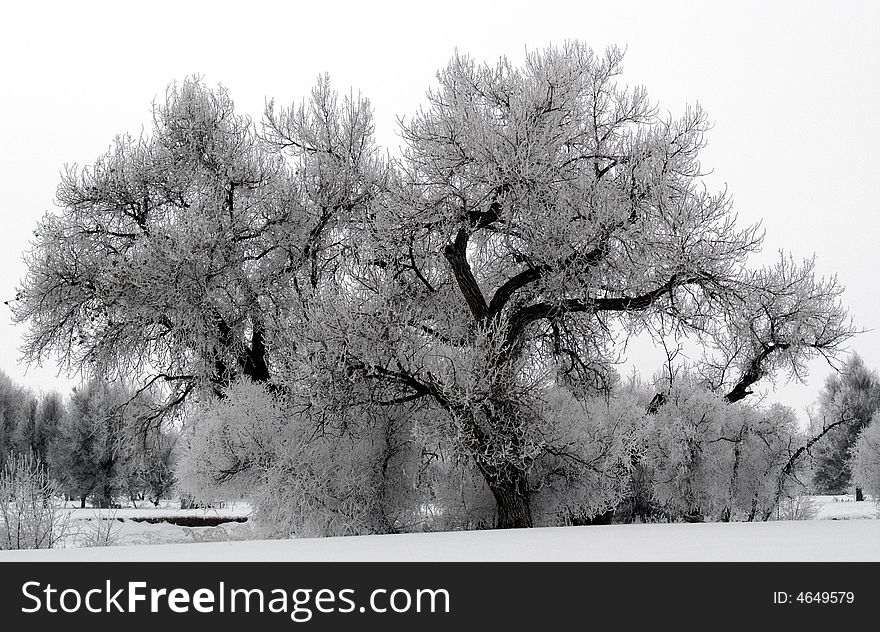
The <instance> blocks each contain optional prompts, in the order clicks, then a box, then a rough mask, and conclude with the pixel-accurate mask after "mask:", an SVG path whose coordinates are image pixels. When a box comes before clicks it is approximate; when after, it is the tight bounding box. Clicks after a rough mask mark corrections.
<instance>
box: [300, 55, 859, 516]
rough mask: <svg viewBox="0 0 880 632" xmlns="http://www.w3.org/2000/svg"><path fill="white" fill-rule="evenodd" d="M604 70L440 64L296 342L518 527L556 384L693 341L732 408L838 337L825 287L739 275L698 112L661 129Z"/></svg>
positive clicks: (842, 329)
mask: <svg viewBox="0 0 880 632" xmlns="http://www.w3.org/2000/svg"><path fill="white" fill-rule="evenodd" d="M621 64H622V54H621V53H620V52H619V51H618V50H616V49H610V50H609V51H607V52H606V53H605V54H598V55H597V54H595V53H594V52H593V51H591V50H590V49H588V48H587V47H585V46H583V45H581V44H578V43H572V44H567V45H565V46H563V47H560V48H555V47H554V48H550V49H547V50H545V51H540V52H535V53H532V54H530V55H529V56H528V58H527V60H526V62H525V64H524V65H523V66H522V67H516V66H514V65H513V64H512V63H511V62H509V61H507V60H502V61H500V62H499V63H498V64H497V65H494V66H489V65H478V64H476V63H474V62H473V61H471V60H470V59H468V58H466V57H462V56H459V57H456V58H455V59H454V60H453V61H452V62H451V63H450V64H449V66H448V67H447V68H445V69H444V70H443V71H441V72H440V73H439V75H438V79H439V86H438V87H437V88H436V89H433V90H432V91H430V92H429V94H428V102H429V103H428V107H427V108H426V109H424V110H422V111H420V112H419V113H417V114H416V115H415V116H414V117H412V118H411V119H410V120H409V121H407V122H406V124H405V125H404V128H403V136H404V139H405V141H406V143H407V148H406V150H405V152H404V155H403V156H402V157H401V158H400V160H399V161H398V162H397V163H396V164H397V167H398V169H397V171H396V179H395V181H394V188H393V190H392V191H391V192H390V193H389V194H388V195H386V196H383V197H382V198H381V199H379V200H377V202H376V203H375V204H373V205H372V207H371V209H370V210H371V215H370V216H369V217H367V218H366V219H365V220H363V221H364V222H365V224H364V230H363V231H362V232H361V233H359V234H358V241H357V243H355V244H352V246H351V256H350V259H351V265H350V267H349V272H348V276H347V279H348V282H347V283H345V284H341V285H340V286H339V287H338V288H337V289H336V291H335V294H334V295H333V299H332V301H331V302H329V303H325V304H323V305H322V306H321V311H316V318H315V319H314V320H315V321H320V322H321V329H320V331H318V332H315V333H314V334H312V339H313V341H314V342H313V344H314V345H315V349H316V352H315V354H314V355H313V358H320V359H321V360H323V361H324V364H323V365H320V366H322V367H325V368H323V369H322V370H319V371H318V372H317V374H318V375H321V376H324V375H326V374H327V373H328V372H330V371H335V373H334V374H335V375H336V376H337V377H336V378H335V379H334V380H333V381H332V384H331V386H330V388H333V389H336V392H340V390H341V389H343V388H344V384H345V383H346V381H350V380H352V379H361V380H365V381H367V382H370V383H372V384H374V385H375V386H376V387H377V391H380V392H381V394H378V393H377V394H376V395H375V397H376V398H377V399H379V400H381V401H397V402H412V401H416V400H419V399H427V400H430V401H431V402H432V404H433V405H434V406H435V407H436V408H437V409H439V410H442V411H443V412H445V414H446V421H445V422H444V425H445V427H446V430H447V435H448V436H450V437H452V438H454V441H455V443H456V445H457V446H458V448H459V450H460V451H461V452H462V453H463V454H466V455H468V456H469V458H471V459H472V460H473V462H474V464H475V466H476V468H477V469H478V470H479V472H480V473H481V474H482V476H483V477H484V479H485V481H486V484H487V486H488V487H489V489H490V490H491V492H492V494H493V496H494V498H495V500H496V503H497V524H498V526H500V527H515V526H529V525H531V524H532V523H533V516H532V510H531V497H532V494H533V492H534V489H533V488H532V486H531V484H530V475H531V473H532V471H533V469H534V467H535V464H536V463H537V462H538V461H539V460H540V459H541V458H542V457H543V456H544V455H546V454H548V453H553V452H555V451H560V450H561V451H564V450H565V443H563V444H562V445H561V446H556V445H552V444H550V443H549V442H548V441H547V437H546V435H545V434H544V433H542V431H541V428H542V424H543V420H542V419H541V414H542V409H543V404H542V402H543V399H544V395H545V394H546V392H547V389H548V388H549V386H550V385H551V384H553V383H554V382H558V383H565V384H569V385H570V386H571V388H573V389H584V390H586V391H587V392H589V391H591V390H592V391H595V390H596V389H602V388H604V387H605V386H606V383H607V381H608V379H609V375H610V374H611V371H610V364H611V362H612V360H613V359H614V358H615V352H616V349H618V348H619V345H620V344H621V343H622V342H623V341H624V340H625V339H626V337H627V336H629V335H631V334H634V333H636V332H639V331H643V330H644V329H646V328H652V329H654V330H656V331H659V332H661V333H663V334H666V333H672V332H675V333H677V334H679V335H685V336H690V337H693V338H694V339H697V340H700V341H701V342H702V343H703V344H704V346H705V348H706V350H707V354H706V361H705V366H706V368H707V371H710V370H711V380H712V381H713V382H714V383H715V387H716V390H719V391H723V392H724V393H725V396H726V400H727V401H728V402H734V401H738V400H740V399H742V398H743V397H745V396H746V395H747V394H748V393H749V392H750V387H751V386H752V385H753V384H754V383H756V382H757V381H758V380H759V379H761V378H762V377H764V376H766V375H770V374H773V373H774V372H776V371H778V370H780V369H785V368H786V367H787V368H788V369H789V370H790V371H791V372H793V373H794V374H795V375H797V374H798V373H799V371H800V370H801V369H802V367H803V362H805V361H806V360H807V359H809V358H810V357H813V356H814V355H816V354H825V355H834V354H835V353H836V352H837V350H838V348H839V346H840V345H841V344H842V342H843V341H845V340H846V339H847V338H848V336H849V335H850V333H851V332H850V328H849V327H848V323H847V322H846V316H845V312H844V310H843V309H842V308H841V307H840V305H839V302H838V298H839V293H840V288H839V287H838V285H837V284H836V282H835V281H834V280H833V279H832V280H827V281H825V280H818V279H816V278H815V276H814V273H813V263H812V262H810V261H808V262H805V263H803V264H798V263H795V262H792V261H791V260H790V259H788V258H785V257H783V258H781V259H780V261H779V263H778V264H776V265H774V266H771V267H769V268H767V269H761V270H750V269H749V268H748V267H747V266H746V259H747V257H748V255H749V254H751V253H752V252H754V251H756V250H757V249H758V248H759V246H760V241H761V238H760V236H759V234H758V231H757V230H756V229H755V227H749V226H746V227H737V226H736V224H735V222H734V216H733V214H732V211H731V207H730V203H729V200H728V199H727V197H726V196H725V195H724V194H723V193H718V194H712V193H709V192H707V191H706V190H705V188H704V186H703V184H702V181H701V179H700V175H701V172H700V165H699V162H698V154H699V150H700V149H701V148H702V146H703V144H704V134H705V132H706V131H707V129H708V120H707V117H706V115H705V113H704V112H703V111H702V110H701V109H699V108H689V109H687V110H686V112H685V113H684V115H683V116H681V117H680V118H677V119H673V118H664V117H661V116H660V115H659V114H658V110H657V108H656V107H655V106H654V105H653V104H651V103H650V102H649V100H648V98H647V96H646V93H645V91H644V90H643V89H641V88H636V89H627V88H626V87H624V86H623V85H621V83H620V82H619V80H618V76H619V74H620V72H621Z"/></svg>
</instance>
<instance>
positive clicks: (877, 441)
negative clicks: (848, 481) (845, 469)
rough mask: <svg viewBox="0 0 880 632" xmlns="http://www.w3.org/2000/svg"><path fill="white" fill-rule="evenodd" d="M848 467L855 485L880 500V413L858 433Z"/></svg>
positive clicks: (876, 413)
mask: <svg viewBox="0 0 880 632" xmlns="http://www.w3.org/2000/svg"><path fill="white" fill-rule="evenodd" d="M849 465H850V469H851V471H852V479H853V481H854V482H855V484H856V485H858V486H859V487H860V488H864V490H865V491H866V492H867V493H869V494H871V495H872V496H873V497H874V500H875V502H876V501H878V500H880V412H875V413H874V416H873V417H872V418H871V421H870V423H869V424H868V425H867V426H865V427H864V428H863V429H862V431H861V433H859V437H858V439H857V440H856V443H855V445H854V446H853V448H852V450H851V459H850V463H849Z"/></svg>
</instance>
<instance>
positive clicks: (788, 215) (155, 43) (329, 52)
mask: <svg viewBox="0 0 880 632" xmlns="http://www.w3.org/2000/svg"><path fill="white" fill-rule="evenodd" d="M302 4H304V3H293V2H281V1H277V2H263V1H255V0H251V1H249V2H235V3H232V2H218V1H214V2H193V1H186V2H183V1H181V0H177V1H175V2H167V1H151V2H150V3H142V4H141V3H138V4H137V6H135V5H134V3H132V4H131V5H129V4H126V3H119V2H112V3H111V2H108V3H98V2H77V3H70V2H66V3H57V4H53V3H48V2H47V3H42V2H41V3H14V4H11V5H7V6H6V7H5V8H4V14H3V17H2V21H0V90H2V98H0V187H2V191H3V198H2V203H3V209H2V213H3V215H2V217H3V224H2V228H0V230H2V234H0V245H2V252H3V257H4V258H3V264H4V265H3V266H2V267H0V298H2V300H6V299H7V298H11V297H12V296H13V295H14V288H15V285H16V284H17V283H18V281H19V280H20V279H21V278H22V277H23V276H24V273H25V269H24V266H23V264H22V262H21V253H22V251H23V250H24V249H25V248H26V247H27V244H28V240H29V238H30V234H31V231H32V230H33V228H34V226H35V223H36V221H37V220H38V219H39V217H40V216H41V215H42V214H43V213H44V212H45V211H47V210H48V209H50V208H52V206H53V198H54V192H55V188H56V186H57V184H58V181H59V173H60V171H61V169H62V167H63V166H64V164H65V163H80V164H87V163H91V162H93V161H94V160H95V159H96V158H97V157H98V156H99V155H100V154H101V153H103V152H104V151H106V149H107V148H108V147H109V145H110V142H111V140H112V139H113V137H114V135H116V134H119V133H123V132H131V133H134V134H137V133H139V132H140V130H141V129H142V128H149V123H150V105H151V103H152V101H153V100H154V99H155V98H161V97H162V96H163V94H164V90H165V87H166V86H167V84H168V83H169V82H171V81H174V80H181V79H183V78H184V77H186V76H187V75H190V74H194V73H198V74H201V75H203V77H204V79H205V80H206V81H207V82H208V83H209V84H216V83H223V84H224V85H225V86H226V87H227V88H228V89H229V91H230V94H231V96H232V98H233V99H234V100H235V102H236V105H237V107H238V109H239V111H241V112H246V113H249V114H251V115H252V116H253V117H255V118H259V116H260V114H261V113H262V108H263V103H264V99H265V98H266V97H274V98H276V99H277V100H278V101H279V102H281V103H282V104H289V103H290V102H291V101H296V102H299V101H300V100H301V99H302V98H303V97H304V96H306V95H307V94H308V91H309V89H310V88H311V86H312V85H313V83H314V80H315V78H316V77H317V75H318V74H319V73H322V72H325V71H327V72H329V73H330V75H331V79H332V81H333V83H334V85H335V87H336V88H337V89H339V90H340V91H343V92H344V91H347V90H348V89H350V88H353V89H354V90H355V91H358V90H360V91H361V92H362V93H363V94H364V95H366V96H367V97H369V98H370V99H371V101H372V103H373V106H374V108H375V114H376V120H377V125H378V135H379V139H380V141H381V142H383V143H385V144H394V145H396V143H397V139H396V136H395V129H396V123H395V121H396V117H397V116H400V115H403V116H406V115H409V114H410V113H412V112H414V111H415V110H416V108H417V107H418V106H419V105H421V104H422V103H424V99H423V96H424V92H425V89H426V88H427V87H428V86H429V85H431V84H432V83H433V81H434V74H435V72H436V70H438V69H439V68H441V67H442V66H444V65H445V64H446V62H447V61H448V60H449V58H450V57H451V55H452V54H453V51H454V50H455V48H458V49H459V50H460V51H461V52H464V53H468V54H470V55H472V56H473V57H475V58H476V59H478V60H480V61H495V60H496V59H497V58H498V57H499V56H500V55H504V54H506V55H508V56H510V57H511V58H513V59H519V58H521V57H522V55H523V52H524V51H525V49H526V48H529V49H532V48H536V47H543V46H545V45H547V44H550V43H561V42H562V41H563V40H564V39H566V38H578V39H581V40H583V41H585V42H587V43H588V44H590V45H591V46H593V47H594V48H597V49H601V48H604V47H605V46H607V45H610V44H618V45H620V46H625V47H627V51H628V52H627V55H626V60H625V73H624V80H625V81H626V82H627V83H630V84H644V85H645V86H646V87H647V89H648V94H649V96H650V97H651V98H652V99H653V100H654V101H655V102H659V104H660V106H661V108H662V109H664V110H669V111H670V112H671V113H672V114H678V113H680V112H681V111H682V109H683V107H684V105H685V104H687V103H695V102H697V101H699V103H701V104H702V105H703V106H704V108H705V109H706V110H707V111H708V113H709V115H710V118H711V119H712V120H714V122H715V127H714V129H713V131H712V132H711V134H710V135H709V137H708V140H709V146H708V147H707V148H706V149H705V150H704V152H703V154H702V162H703V166H704V167H705V168H707V169H712V170H713V175H712V176H711V177H710V178H709V182H710V185H712V186H713V187H721V186H724V185H725V184H727V185H728V187H729V190H730V192H731V194H732V196H733V199H734V204H735V209H736V211H737V212H738V214H739V216H740V219H741V221H742V222H756V221H762V222H763V225H764V227H765V228H766V231H767V238H766V241H765V250H766V258H767V260H769V259H771V258H773V257H775V256H776V255H775V253H776V251H777V250H778V249H779V248H784V249H786V250H788V251H790V252H792V253H793V254H794V255H795V256H796V257H798V258H802V257H808V256H811V255H812V254H813V253H815V254H816V255H817V257H818V269H819V271H820V273H822V274H824V275H831V274H837V276H838V277H839V279H840V281H841V282H842V283H843V284H844V285H845V286H846V288H847V291H846V293H845V295H844V298H845V302H846V304H847V305H848V307H849V308H850V310H851V313H852V315H853V317H854V319H855V322H856V324H857V325H858V326H859V327H861V328H863V329H873V328H874V327H876V326H877V325H878V316H880V298H878V293H877V292H876V286H877V282H876V279H877V275H878V270H880V254H878V251H877V249H875V247H874V243H875V241H876V240H877V239H878V238H880V212H878V211H880V196H878V195H877V192H876V188H877V182H878V167H880V155H878V153H877V152H878V149H880V116H878V115H880V88H878V78H880V45H878V44H880V38H878V37H877V36H876V34H875V33H876V28H877V24H878V23H880V3H878V2H875V1H871V0H865V1H862V2H844V1H838V2H835V3H830V2H806V1H803V0H801V1H797V2H767V1H765V2H743V1H738V2H726V3H723V4H722V3H707V2H684V1H680V2H650V3H649V2H627V1H622V0H619V1H617V2H613V3H610V2H593V1H579V2H557V1H551V0H542V1H541V2H518V1H517V2H513V1H508V2H504V3H491V2H483V1H477V0H469V1H467V2H461V1H458V0H438V1H437V2H433V3H431V4H427V3H421V4H416V3H407V2H375V1H374V2H369V3H364V2H331V1H325V2H313V3H309V4H310V5H312V6H309V7H303V6H301V5H302ZM0 307H2V308H3V309H4V310H5V311H4V315H3V317H2V318H0V369H2V370H3V371H5V372H6V373H7V374H8V375H9V376H10V377H11V378H12V379H14V380H16V381H18V382H20V383H23V384H27V385H29V386H31V387H33V388H35V389H37V390H48V389H51V388H58V389H60V390H62V391H66V390H67V389H68V387H69V386H70V385H71V384H72V383H73V381H71V380H70V379H67V378H65V377H64V376H60V377H59V376H57V375H56V373H57V369H56V368H55V367H54V366H50V365H49V364H47V365H46V366H45V367H43V368H38V367H31V368H30V369H29V370H27V373H26V369H25V367H23V366H21V365H19V364H18V360H19V353H18V351H17V347H18V345H19V344H20V340H21V334H22V331H21V330H20V329H19V328H16V327H14V326H13V325H12V324H11V319H10V317H9V313H8V310H6V308H5V306H3V305H0ZM851 346H852V349H853V350H855V351H858V352H859V353H860V354H861V355H862V356H863V357H864V359H865V361H866V362H867V364H868V366H870V367H874V368H880V333H878V332H877V331H869V332H867V333H864V334H861V335H859V336H857V337H856V338H855V339H854V340H853V341H852V345H851ZM630 355H631V359H632V360H633V361H636V362H637V363H639V364H640V365H641V366H642V367H643V368H642V372H643V373H644V374H646V375H650V374H651V373H652V372H653V371H654V370H655V369H656V368H658V366H659V359H657V357H656V355H653V356H652V355H651V350H650V348H649V347H648V346H647V345H636V346H633V347H631V354H630ZM828 373H829V369H828V367H827V365H825V364H823V363H821V362H816V363H814V364H813V365H812V371H811V374H810V379H809V383H808V385H807V386H800V385H787V386H786V385H784V384H779V385H778V387H779V388H777V390H776V392H775V393H774V394H773V395H772V396H771V398H772V399H773V400H774V401H776V400H778V401H782V402H783V403H787V404H789V405H791V406H793V407H795V408H796V409H797V410H799V411H803V410H804V409H805V408H806V407H807V406H808V405H809V404H810V403H811V402H813V401H814V399H815V395H816V392H817V391H818V389H819V388H820V386H821V384H822V382H823V380H824V378H825V376H826V375H827V374H828ZM803 418H804V416H803V415H802V419H803Z"/></svg>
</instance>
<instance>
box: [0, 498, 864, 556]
mask: <svg viewBox="0 0 880 632" xmlns="http://www.w3.org/2000/svg"><path fill="white" fill-rule="evenodd" d="M813 503H814V506H815V509H816V516H815V519H813V520H796V521H785V520H780V521H772V522H762V523H742V522H740V523H723V524H722V523H712V524H641V525H608V526H592V527H565V528H544V529H523V530H507V531H471V532H455V533H415V534H406V535H384V536H359V537H348V538H318V539H296V540H263V541H260V540H243V538H246V537H247V536H248V534H249V531H248V526H247V524H241V523H235V522H227V523H223V524H221V525H219V526H217V527H197V528H192V527H180V526H176V525H171V524H167V523H158V524H151V523H147V522H135V521H133V520H132V519H131V518H134V517H145V516H147V517H148V516H154V517H157V516H160V515H201V516H211V515H214V516H242V515H247V513H248V511H249V508H248V507H247V505H244V504H239V505H236V506H232V507H227V508H223V509H207V510H205V509H195V510H193V509H190V510H179V509H173V508H171V507H165V508H159V509H153V508H148V509H139V510H134V509H121V510H116V511H115V513H114V514H113V518H114V523H118V526H116V525H114V528H115V529H117V530H116V532H115V536H114V542H115V543H116V544H117V546H110V547H95V548H65V549H55V550H40V551H0V562H2V561H13V560H20V561H27V560H33V561H40V560H42V561H218V560H223V561H597V562H598V561H614V562H616V561H749V562H753V561H875V562H876V561H880V520H878V519H877V518H878V506H877V505H876V504H875V503H874V502H873V501H862V502H855V501H853V500H852V497H851V496H849V497H847V496H836V497H835V496H824V497H814V498H813ZM71 518H72V520H71V522H72V523H77V522H79V523H82V524H85V523H87V522H91V521H93V520H94V519H95V518H96V513H95V510H88V509H86V510H71ZM120 519H121V521H120Z"/></svg>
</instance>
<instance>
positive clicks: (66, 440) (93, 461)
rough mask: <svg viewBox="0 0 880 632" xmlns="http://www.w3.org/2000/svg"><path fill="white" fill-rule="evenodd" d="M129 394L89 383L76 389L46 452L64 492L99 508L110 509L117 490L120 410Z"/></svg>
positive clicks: (104, 384)
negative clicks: (49, 452)
mask: <svg viewBox="0 0 880 632" xmlns="http://www.w3.org/2000/svg"><path fill="white" fill-rule="evenodd" d="M127 400H128V395H127V394H126V393H125V392H124V391H122V390H121V389H119V388H118V387H114V386H112V385H110V384H108V383H107V382H103V381H100V380H91V381H89V382H87V383H86V384H85V385H84V386H81V387H79V388H75V389H74V391H73V393H72V394H71V396H70V401H69V404H68V407H67V411H66V414H65V416H64V418H63V420H62V422H61V425H60V428H59V432H58V435H57V437H56V439H55V442H54V443H53V445H52V448H51V455H52V458H51V468H52V473H53V475H54V476H55V477H56V478H57V479H58V480H59V481H60V483H61V486H62V490H63V491H64V493H66V494H68V495H69V496H72V497H74V498H79V499H80V504H81V506H82V507H85V504H86V500H87V499H88V498H91V499H92V501H93V502H94V504H95V505H96V506H98V507H110V506H111V505H112V504H113V498H114V496H115V495H116V494H117V493H118V492H119V490H120V489H121V488H122V485H121V479H120V468H121V463H122V458H123V451H122V445H121V443H122V433H123V428H124V421H123V414H124V411H123V409H122V405H123V404H124V403H125V402H126V401H127Z"/></svg>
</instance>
